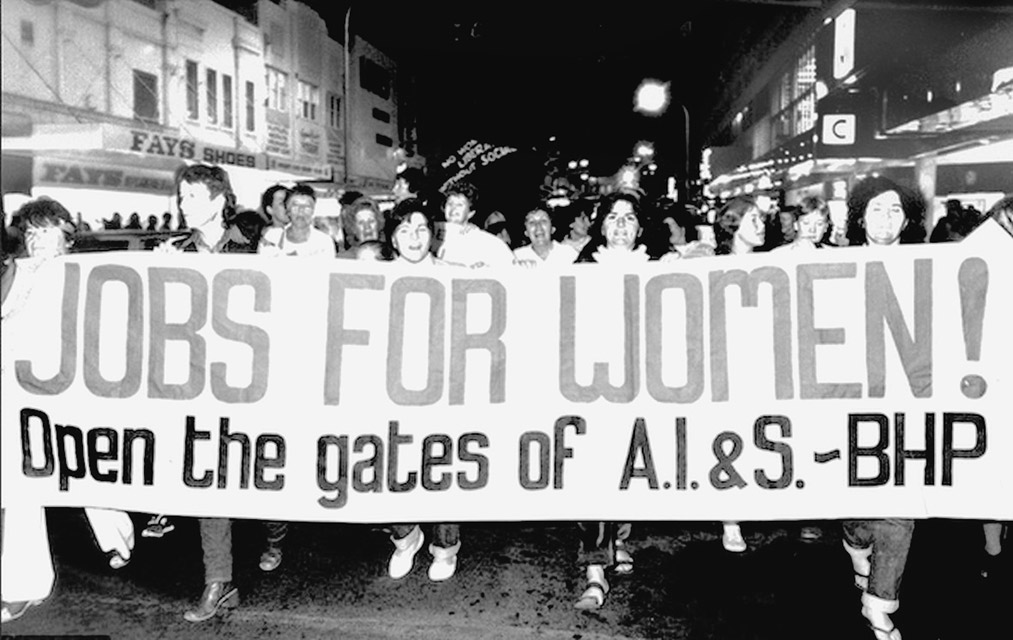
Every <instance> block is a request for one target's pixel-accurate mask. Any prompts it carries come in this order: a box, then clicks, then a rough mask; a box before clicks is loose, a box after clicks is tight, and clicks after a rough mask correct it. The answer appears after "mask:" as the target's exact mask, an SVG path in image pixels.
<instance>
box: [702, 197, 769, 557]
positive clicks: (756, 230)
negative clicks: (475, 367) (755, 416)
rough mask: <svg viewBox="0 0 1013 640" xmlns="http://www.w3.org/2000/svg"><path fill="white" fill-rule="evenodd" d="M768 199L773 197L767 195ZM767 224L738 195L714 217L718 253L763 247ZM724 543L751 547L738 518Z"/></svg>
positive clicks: (726, 526)
mask: <svg viewBox="0 0 1013 640" xmlns="http://www.w3.org/2000/svg"><path fill="white" fill-rule="evenodd" d="M766 200H767V201H768V202H769V201H770V198H769V197H766ZM766 235H767V227H766V223H765V217H764V213H763V208H761V206H760V203H759V202H758V201H757V199H756V198H754V197H753V196H737V197H735V198H732V199H731V200H729V201H728V203H727V204H725V206H724V207H722V208H721V211H719V212H718V214H717V217H716V218H715V219H714V241H715V242H716V243H717V248H716V249H715V250H714V253H715V254H716V255H742V254H746V253H752V252H754V251H756V250H757V249H758V248H759V247H762V246H763V243H764V241H765V240H766ZM721 526H722V533H721V545H722V546H723V547H724V548H725V551H730V552H732V553H743V552H744V551H745V550H746V549H747V548H748V547H747V545H746V540H745V538H743V537H742V527H741V526H740V525H739V522H738V521H737V520H725V521H724V522H722V523H721Z"/></svg>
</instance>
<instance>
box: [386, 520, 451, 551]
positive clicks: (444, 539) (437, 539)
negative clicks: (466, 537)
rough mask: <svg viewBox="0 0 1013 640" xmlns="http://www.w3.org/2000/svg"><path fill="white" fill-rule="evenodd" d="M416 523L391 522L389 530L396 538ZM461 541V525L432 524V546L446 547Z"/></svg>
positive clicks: (406, 532)
mask: <svg viewBox="0 0 1013 640" xmlns="http://www.w3.org/2000/svg"><path fill="white" fill-rule="evenodd" d="M416 526H417V525H414V524H392V525H390V530H391V532H392V533H393V534H394V537H395V538H396V539H398V540H400V539H401V538H403V537H405V536H406V535H408V534H409V533H411V532H412V529H414V528H415V527H416ZM460 541H461V525H459V524H447V523H440V524H434V525H433V546H436V547H440V548H442V549H447V548H449V547H452V546H454V545H455V544H457V543H458V542H460Z"/></svg>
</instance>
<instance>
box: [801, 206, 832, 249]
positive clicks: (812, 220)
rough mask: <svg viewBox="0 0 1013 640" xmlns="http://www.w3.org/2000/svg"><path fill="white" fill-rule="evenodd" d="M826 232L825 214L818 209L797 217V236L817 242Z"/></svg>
mask: <svg viewBox="0 0 1013 640" xmlns="http://www.w3.org/2000/svg"><path fill="white" fill-rule="evenodd" d="M826 232H827V216H826V214H825V213H823V212H822V211H820V210H818V209H817V210H816V211H810V212H809V213H806V214H803V215H801V216H799V217H798V238H799V239H801V240H810V241H812V242H819V241H821V240H823V236H824V235H825V234H826Z"/></svg>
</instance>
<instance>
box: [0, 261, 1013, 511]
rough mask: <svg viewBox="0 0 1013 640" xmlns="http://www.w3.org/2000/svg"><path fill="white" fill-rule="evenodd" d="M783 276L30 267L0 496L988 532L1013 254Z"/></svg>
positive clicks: (1005, 402) (1005, 452) (1011, 319)
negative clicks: (867, 520)
mask: <svg viewBox="0 0 1013 640" xmlns="http://www.w3.org/2000/svg"><path fill="white" fill-rule="evenodd" d="M799 253H800V252H788V253H786V254H784V255H777V254H773V255H771V254H766V255H752V256H743V257H715V258H700V259H695V260H686V261H682V262H679V263H676V264H656V263H649V264H644V265H638V266H637V267H635V268H631V269H628V270H621V269H619V270H617V269H614V268H606V267H605V266H600V265H573V266H572V267H569V268H567V269H565V270H561V271H558V272H547V271H544V270H525V269H512V270H510V269H508V270H502V271H497V270H486V271H481V270H479V271H475V270H463V269H462V270H457V269H454V268H452V267H443V268H440V267H435V268H431V269H426V268H418V269H414V270H405V269H400V268H396V267H394V266H393V265H389V264H383V263H377V264H373V263H360V262H355V261H340V260H339V261H335V262H333V263H328V264H327V265H321V264H320V263H318V262H313V261H300V260H268V259H264V258H263V257H261V256H238V255H237V256H213V255H195V256H165V255H156V254H150V253H107V254H89V255H72V256H66V257H64V258H60V259H57V260H53V261H51V262H50V263H48V264H46V265H44V266H43V267H42V268H41V269H40V270H39V272H38V273H37V279H36V282H35V283H34V287H33V289H32V293H31V295H30V297H29V299H28V301H27V302H26V304H25V305H24V306H23V308H22V309H21V311H19V312H18V313H17V314H15V315H14V316H13V317H11V318H9V319H7V320H5V322H4V326H3V332H4V335H3V338H4V344H5V347H4V361H3V400H4V402H3V408H2V419H3V425H2V438H3V443H2V444H3V447H2V456H3V458H2V471H3V484H2V486H3V500H4V503H5V504H7V503H8V501H25V500H30V501H38V502H39V503H41V504H46V505H67V506H84V505H89V506H105V507H115V508H121V509H127V510H136V511H144V512H152V511H154V512H163V513H174V514H180V515H223V516H233V517H247V518H260V519H264V518H272V519H274V518H276V519H290V520H311V521H312V520H316V521H332V520H334V521H348V522H391V521H409V522H410V521H417V520H418V521H431V520H440V521H473V520H558V519H617V520H618V519H650V520H656V519H673V520H694V519H699V520H721V519H743V520H767V519H794V518H839V517H862V516H868V517H877V516H911V517H968V518H996V519H1010V518H1013V504H1011V503H1010V501H1008V500H1002V499H999V498H998V496H1004V495H1009V492H1010V490H1011V489H1013V481H1011V480H1010V477H1009V474H1008V466H1009V462H1010V460H1011V459H1013V430H1011V429H1009V428H1008V425H1009V398H1010V397H1011V395H1013V375H1011V367H1010V365H1009V362H1010V361H1011V356H1013V333H1011V332H1010V331H1009V330H1008V328H1009V327H1010V326H1013V305H1011V304H1010V296H1009V293H1008V291H1007V290H1008V286H1006V284H1005V283H1004V282H1003V280H1005V279H1006V277H1007V274H1009V273H1011V269H1013V258H1011V255H1013V254H1011V253H1010V252H1009V251H994V252H993V251H982V250H980V249H975V250H973V251H972V249H971V247H962V246H961V245H948V246H938V245H936V246H931V247H929V246H922V247H902V248H892V249H889V250H886V251H875V250H872V249H867V248H863V249H840V250H826V251H822V252H818V253H811V254H807V255H801V256H800V255H798V254H799Z"/></svg>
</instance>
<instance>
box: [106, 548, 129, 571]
mask: <svg viewBox="0 0 1013 640" xmlns="http://www.w3.org/2000/svg"><path fill="white" fill-rule="evenodd" d="M129 562H130V558H129V557H127V558H124V557H123V556H122V555H120V552H119V551H113V552H112V553H110V554H109V566H110V567H112V568H113V569H122V568H123V567H125V566H127V564H128V563H129Z"/></svg>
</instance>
